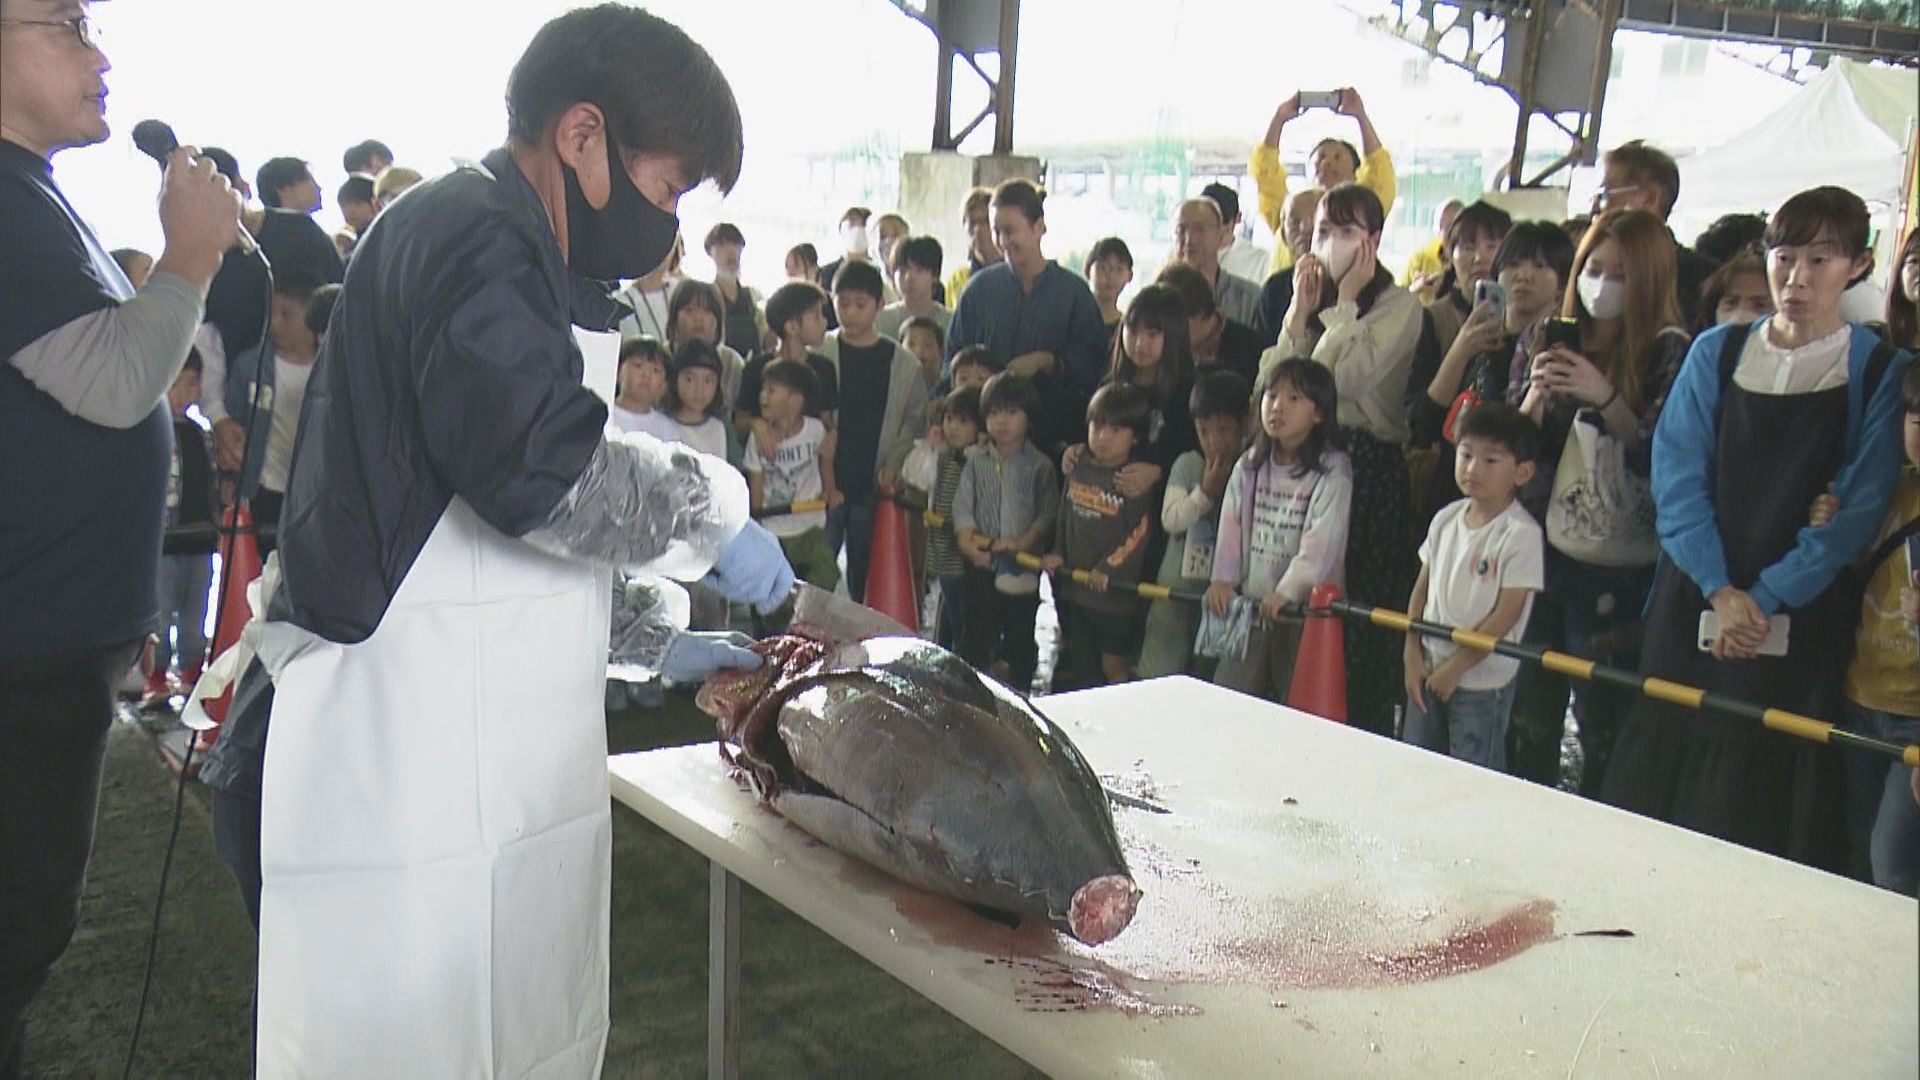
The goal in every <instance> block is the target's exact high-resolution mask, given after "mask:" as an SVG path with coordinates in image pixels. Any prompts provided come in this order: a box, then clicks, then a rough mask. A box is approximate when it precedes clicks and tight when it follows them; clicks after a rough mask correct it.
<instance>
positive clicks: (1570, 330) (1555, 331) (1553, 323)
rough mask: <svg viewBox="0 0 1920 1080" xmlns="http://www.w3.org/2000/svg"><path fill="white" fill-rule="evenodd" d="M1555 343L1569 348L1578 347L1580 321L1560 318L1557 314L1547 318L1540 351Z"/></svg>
mask: <svg viewBox="0 0 1920 1080" xmlns="http://www.w3.org/2000/svg"><path fill="white" fill-rule="evenodd" d="M1555 345H1564V346H1566V347H1567V348H1569V349H1574V350H1576V351H1577V350H1578V349H1579V348H1580V321H1579V320H1578V319H1567V318H1562V317H1560V316H1558V315H1556V316H1554V317H1553V318H1551V319H1548V320H1547V328H1546V332H1545V335H1544V338H1543V342H1542V351H1545V350H1546V349H1551V348H1553V347H1554V346H1555Z"/></svg>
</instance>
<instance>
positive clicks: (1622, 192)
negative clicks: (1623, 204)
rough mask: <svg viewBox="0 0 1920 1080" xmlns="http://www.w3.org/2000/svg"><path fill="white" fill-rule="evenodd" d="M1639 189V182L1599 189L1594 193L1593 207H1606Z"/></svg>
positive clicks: (1596, 208) (1600, 208)
mask: <svg viewBox="0 0 1920 1080" xmlns="http://www.w3.org/2000/svg"><path fill="white" fill-rule="evenodd" d="M1639 190H1640V185H1639V184H1628V185H1627V186H1626V187H1617V188H1601V189H1600V190H1599V191H1596V192H1594V193H1593V208H1594V209H1595V210H1602V209H1605V208H1606V207H1607V206H1609V205H1611V204H1613V203H1616V202H1619V201H1620V200H1621V198H1623V197H1624V196H1627V195H1632V194H1633V193H1634V192H1636V191H1639Z"/></svg>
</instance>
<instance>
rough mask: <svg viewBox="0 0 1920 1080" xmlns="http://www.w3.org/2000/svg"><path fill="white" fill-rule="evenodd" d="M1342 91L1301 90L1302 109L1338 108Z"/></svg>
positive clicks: (1304, 110) (1302, 110)
mask: <svg viewBox="0 0 1920 1080" xmlns="http://www.w3.org/2000/svg"><path fill="white" fill-rule="evenodd" d="M1339 107H1340V91H1338V90H1302V91H1300V111H1301V112H1306V111H1307V110H1308V109H1338V108H1339Z"/></svg>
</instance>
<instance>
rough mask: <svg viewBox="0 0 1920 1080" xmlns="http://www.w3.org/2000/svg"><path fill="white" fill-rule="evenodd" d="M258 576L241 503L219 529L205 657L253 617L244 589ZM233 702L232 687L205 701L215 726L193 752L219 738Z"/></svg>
mask: <svg viewBox="0 0 1920 1080" xmlns="http://www.w3.org/2000/svg"><path fill="white" fill-rule="evenodd" d="M259 576H260V542H259V539H258V538H257V537H255V536H254V532H253V514H252V513H250V512H249V511H248V509H247V504H246V502H245V501H242V502H241V503H240V504H239V505H238V506H236V507H234V508H233V509H230V510H228V511H227V524H226V528H225V529H224V530H223V536H222V540H221V545H220V591H219V593H218V594H217V595H218V596H219V598H220V614H219V616H218V618H217V619H216V620H215V624H214V631H215V632H214V637H213V647H212V649H211V650H209V651H208V653H207V655H208V656H209V657H216V656H219V655H221V654H222V653H224V652H226V651H227V650H228V649H231V648H232V647H233V645H234V643H235V642H237V641H239V640H240V631H241V630H243V629H245V628H246V625H247V621H248V620H249V619H251V618H253V609H252V608H250V607H249V606H248V605H247V586H248V585H251V584H253V579H255V578H257V577H259ZM232 700H233V688H232V687H228V688H227V689H226V690H225V691H223V692H222V693H221V694H220V696H219V697H217V698H214V699H212V700H211V701H208V702H206V704H205V708H206V711H207V716H208V717H209V718H210V719H212V720H213V721H214V723H215V725H216V726H214V727H212V728H209V729H208V730H206V731H203V732H201V733H200V737H199V740H198V741H197V742H196V744H195V750H196V752H204V751H206V750H208V749H211V748H212V746H213V744H214V742H215V741H216V740H218V739H219V738H220V728H219V727H218V724H219V723H220V722H221V721H224V720H225V719H226V718H227V703H228V702H230V701H232Z"/></svg>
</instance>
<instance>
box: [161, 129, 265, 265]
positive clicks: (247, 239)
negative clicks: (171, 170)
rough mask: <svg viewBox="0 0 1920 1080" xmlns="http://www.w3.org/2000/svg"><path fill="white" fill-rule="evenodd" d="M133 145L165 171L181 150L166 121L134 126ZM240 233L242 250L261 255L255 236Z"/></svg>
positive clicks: (242, 228) (177, 139)
mask: <svg viewBox="0 0 1920 1080" xmlns="http://www.w3.org/2000/svg"><path fill="white" fill-rule="evenodd" d="M133 145H134V146H135V147H136V148H137V149H138V150H139V151H140V152H141V153H143V154H145V155H147V156H148V157H150V158H152V159H153V160H154V163H155V164H157V165H159V166H160V168H161V169H162V170H164V169H166V167H167V159H168V158H170V157H172V156H173V152H174V151H175V150H178V149H180V140H179V138H178V137H177V136H175V135H174V133H173V125H171V124H169V123H167V122H166V121H165V120H142V121H140V122H139V123H137V124H135V125H133ZM238 232H239V234H240V250H241V251H244V252H246V253H247V254H248V255H258V254H260V245H259V244H257V243H255V242H254V239H253V234H252V233H250V232H248V231H247V229H246V226H244V225H241V226H238Z"/></svg>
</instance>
